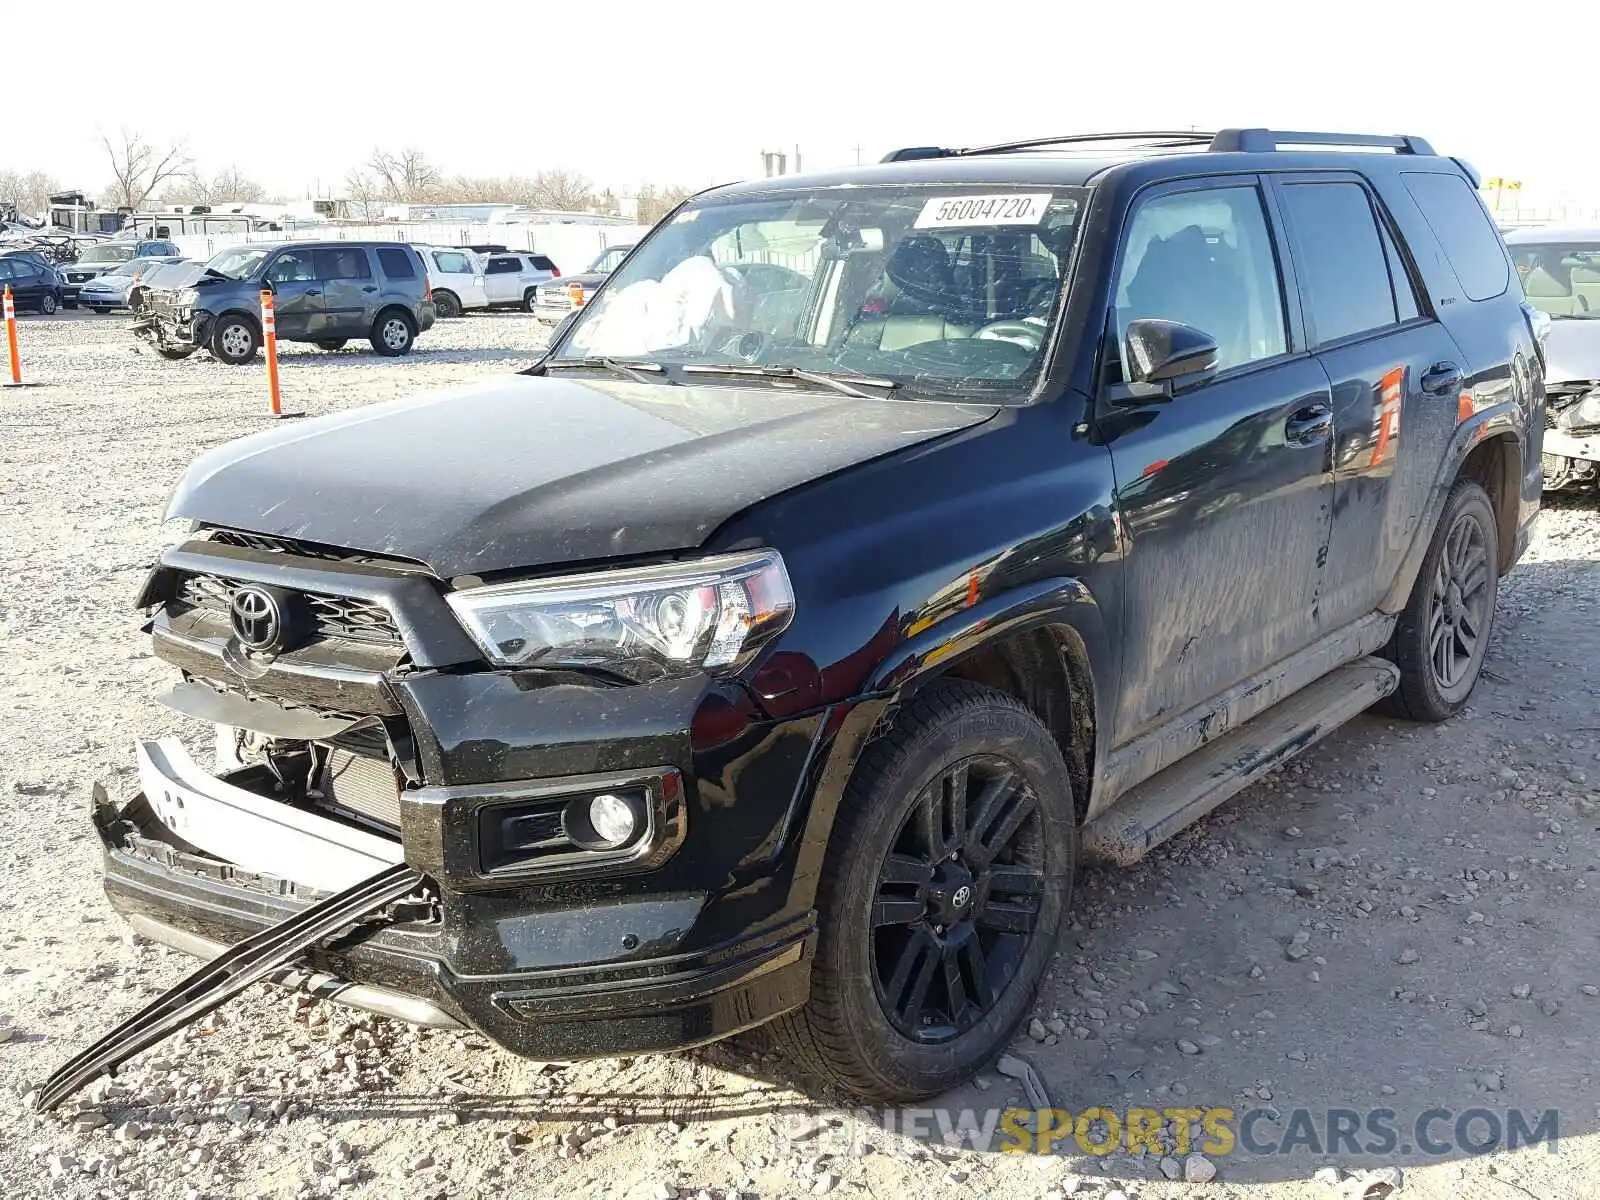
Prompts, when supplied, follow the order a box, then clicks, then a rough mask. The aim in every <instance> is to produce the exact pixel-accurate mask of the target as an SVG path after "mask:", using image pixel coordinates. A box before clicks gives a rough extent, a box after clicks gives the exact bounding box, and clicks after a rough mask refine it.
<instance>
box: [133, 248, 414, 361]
mask: <svg viewBox="0 0 1600 1200" xmlns="http://www.w3.org/2000/svg"><path fill="white" fill-rule="evenodd" d="M263 289H270V290H271V291H272V293H273V310H274V312H275V314H276V316H277V327H278V340H279V341H287V342H311V343H313V344H314V345H316V346H320V347H321V348H322V349H324V350H339V349H341V348H343V346H344V345H345V343H346V342H347V341H349V340H350V339H351V338H365V339H367V341H369V342H370V343H371V344H372V348H373V349H374V350H376V351H377V352H378V353H379V354H383V355H391V356H392V355H398V354H409V353H410V352H411V347H412V346H413V345H414V344H415V342H416V338H417V335H418V334H419V333H421V332H423V331H424V330H426V329H430V328H432V326H433V321H434V308H433V301H432V299H431V298H430V297H429V292H428V277H427V272H426V270H425V269H424V268H423V264H422V260H421V259H420V258H419V257H418V256H417V252H416V251H415V250H413V249H412V248H411V247H410V246H408V245H405V244H403V243H397V242H291V243H288V244H287V245H265V246H236V247H234V248H233V249H231V250H224V251H223V252H222V253H221V254H219V255H217V256H216V257H215V258H213V259H212V260H211V261H210V262H208V263H204V264H200V263H196V264H194V266H193V268H192V269H191V270H187V271H184V272H182V273H181V274H180V273H176V272H172V273H169V272H163V274H162V277H161V279H160V281H159V284H158V286H153V287H152V288H150V290H149V293H148V295H147V296H146V297H145V303H144V306H143V308H142V310H141V313H140V315H139V316H138V317H137V318H136V319H135V321H134V329H135V331H136V332H138V333H139V334H141V335H142V336H144V337H145V338H147V339H148V340H149V341H151V342H152V343H153V344H154V345H155V347H156V349H157V350H158V351H159V352H160V353H161V354H162V355H163V356H165V357H167V358H187V357H188V356H189V355H191V354H193V353H194V352H195V351H196V350H198V349H199V348H200V347H201V346H204V347H206V348H207V349H208V350H210V351H211V353H212V355H213V356H215V357H216V358H218V359H220V360H221V361H223V362H226V363H245V362H249V361H250V360H251V359H252V358H254V357H255V354H256V350H257V349H258V348H259V347H260V345H261V292H262V290H263Z"/></svg>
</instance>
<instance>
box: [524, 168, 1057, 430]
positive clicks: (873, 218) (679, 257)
mask: <svg viewBox="0 0 1600 1200" xmlns="http://www.w3.org/2000/svg"><path fill="white" fill-rule="evenodd" d="M1083 196H1084V193H1083V191H1082V189H1078V188H1065V187H1058V188H1039V187H1035V188H1032V189H1027V190H1025V189H1022V188H996V187H994V186H993V185H989V186H985V187H981V188H972V187H968V188H961V187H957V186H952V185H949V184H944V185H919V186H915V187H907V186H901V187H885V188H848V189H846V188H829V189H825V190H823V189H819V190H817V191H810V192H798V193H796V192H791V193H786V194H779V195H770V196H764V197H763V196H757V197H740V198H738V199H732V200H726V201H722V202H718V201H716V200H715V199H709V200H707V201H706V202H704V203H701V204H698V205H695V206H692V207H689V208H686V209H683V210H682V211H680V212H679V213H678V215H677V216H675V217H674V218H673V219H672V220H671V221H670V222H668V223H667V224H664V225H661V226H659V227H657V229H656V230H655V231H654V232H653V233H652V234H651V235H650V237H649V239H648V240H647V241H646V242H645V243H644V244H643V245H642V246H641V247H640V248H639V250H638V252H637V253H636V254H635V255H634V256H633V258H631V259H630V260H629V261H628V263H627V264H626V265H625V266H623V267H622V268H620V269H619V270H618V271H617V272H616V273H615V274H613V275H612V276H611V279H610V280H609V282H608V283H607V284H606V286H605V289H604V290H603V291H602V292H601V293H600V295H599V297H598V298H597V299H596V300H595V301H594V302H593V303H592V304H591V305H589V307H588V308H586V309H584V310H583V315H582V316H580V317H579V318H578V319H577V321H576V322H575V323H574V324H573V327H572V329H571V330H570V332H569V333H568V335H567V337H566V339H565V340H564V342H563V343H562V344H561V345H560V346H559V347H558V348H557V349H556V351H555V353H554V355H553V359H554V360H555V361H560V360H561V359H568V360H571V359H574V358H579V359H582V358H619V359H620V358H625V359H627V360H629V361H631V362H637V361H640V360H645V361H648V362H651V363H656V364H660V365H662V366H663V367H665V368H667V369H669V370H670V369H671V368H674V367H712V366H719V367H726V366H735V367H742V368H745V369H746V371H747V372H751V371H756V370H759V369H760V368H781V367H787V368H795V369H798V370H801V371H808V372H813V373H828V374H834V375H840V376H849V375H856V376H871V377H874V378H876V379H880V380H884V381H887V382H892V383H895V384H899V385H903V386H905V387H906V388H907V389H908V390H910V391H912V392H913V393H915V394H932V395H950V396H969V395H970V396H975V397H983V398H1000V399H1006V398H1020V397H1021V396H1022V394H1023V393H1025V392H1026V391H1027V389H1028V387H1029V386H1030V385H1031V380H1032V378H1033V377H1034V376H1035V375H1036V373H1037V368H1038V365H1039V361H1038V360H1039V358H1040V355H1041V349H1042V347H1043V345H1044V341H1045V334H1046V332H1047V330H1048V327H1049V322H1050V319H1051V316H1052V314H1053V312H1054V309H1055V304H1056V299H1057V296H1058V294H1059V292H1060V290H1061V281H1062V279H1063V278H1064V277H1065V275H1066V271H1067V266H1068V262H1069V260H1070V256H1071V253H1072V247H1073V244H1074V240H1075V238H1076V233H1077V218H1078V212H1079V208H1080V204H1081V201H1082V199H1083Z"/></svg>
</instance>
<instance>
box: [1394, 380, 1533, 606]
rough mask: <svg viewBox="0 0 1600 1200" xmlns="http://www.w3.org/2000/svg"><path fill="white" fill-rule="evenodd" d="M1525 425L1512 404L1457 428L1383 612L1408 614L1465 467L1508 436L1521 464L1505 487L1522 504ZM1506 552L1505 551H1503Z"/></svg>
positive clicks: (1499, 406)
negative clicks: (1487, 445) (1488, 443)
mask: <svg viewBox="0 0 1600 1200" xmlns="http://www.w3.org/2000/svg"><path fill="white" fill-rule="evenodd" d="M1525 423H1526V417H1525V415H1524V413H1523V411H1522V409H1521V407H1520V406H1518V404H1517V403H1516V402H1515V401H1512V400H1508V401H1505V402H1503V403H1500V404H1496V405H1494V406H1493V407H1492V408H1485V409H1483V410H1482V411H1480V412H1477V413H1474V414H1473V415H1472V416H1470V417H1468V418H1467V419H1466V420H1465V421H1462V422H1461V423H1460V424H1459V425H1457V426H1456V428H1455V432H1454V433H1453V434H1451V436H1450V441H1449V444H1448V445H1447V446H1446V447H1445V452H1444V455H1443V457H1442V458H1441V459H1440V462H1439V470H1438V473H1437V474H1436V475H1435V476H1434V480H1433V486H1432V488H1430V489H1429V492H1428V499H1427V503H1426V504H1425V505H1424V506H1423V512H1422V518H1421V519H1420V520H1419V521H1418V522H1417V527H1416V529H1415V530H1414V531H1413V532H1412V535H1411V544H1410V546H1408V547H1407V548H1406V556H1405V558H1403V559H1402V560H1401V562H1400V570H1399V571H1398V572H1397V573H1396V574H1395V578H1394V582H1393V583H1391V584H1390V585H1389V590H1388V591H1387V592H1386V593H1385V594H1384V597H1383V599H1382V600H1381V601H1379V603H1378V609H1379V611H1380V612H1385V613H1390V614H1394V613H1398V612H1401V611H1402V610H1404V608H1405V606H1406V602H1407V601H1408V600H1409V599H1410V598H1411V589H1412V587H1413V586H1414V585H1415V583H1416V580H1417V572H1419V571H1420V570H1422V560H1423V559H1424V558H1425V557H1427V553H1428V546H1429V545H1430V544H1431V543H1432V542H1433V531H1434V528H1435V527H1436V526H1437V525H1438V524H1439V518H1440V516H1441V515H1442V514H1443V513H1444V505H1445V501H1446V500H1447V499H1449V497H1450V489H1451V488H1453V487H1454V486H1455V484H1456V480H1457V479H1458V478H1460V475H1461V467H1462V464H1464V463H1465V462H1466V461H1467V456H1468V455H1469V454H1471V453H1472V451H1473V450H1474V449H1476V448H1477V447H1478V446H1479V445H1480V444H1482V443H1483V442H1486V441H1489V440H1491V439H1493V438H1497V437H1507V436H1509V437H1510V438H1513V439H1515V441H1516V447H1517V462H1516V463H1515V464H1513V469H1512V470H1511V472H1510V474H1509V476H1508V478H1506V479H1505V480H1503V481H1502V486H1504V487H1508V488H1511V489H1512V493H1511V495H1510V503H1512V504H1513V505H1518V504H1520V503H1521V498H1522V467H1523V466H1524V464H1526V462H1527V437H1526V431H1525ZM1504 549H1505V548H1504V547H1502V550H1504Z"/></svg>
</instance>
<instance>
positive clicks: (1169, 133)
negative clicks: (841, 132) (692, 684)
mask: <svg viewBox="0 0 1600 1200" xmlns="http://www.w3.org/2000/svg"><path fill="white" fill-rule="evenodd" d="M1096 142H1142V143H1144V144H1145V148H1146V149H1151V150H1167V149H1176V148H1178V147H1181V146H1204V147H1205V150H1206V152H1207V153H1210V154H1268V153H1272V152H1273V151H1276V150H1277V149H1278V148H1279V147H1280V146H1370V147H1373V148H1374V149H1384V150H1393V151H1394V152H1395V153H1397V154H1432V153H1433V152H1434V151H1433V147H1432V146H1430V145H1429V144H1428V143H1427V142H1426V141H1424V140H1423V139H1422V138H1419V137H1413V136H1411V135H1410V134H1399V135H1393V136H1391V135H1388V134H1373V133H1306V132H1298V131H1295V132H1291V131H1286V130H1281V129H1223V130H1219V131H1218V132H1216V133H1202V132H1200V131H1199V130H1195V129H1146V130H1134V131H1129V132H1121V133H1072V134H1066V135H1064V136H1061V137H1045V138H1029V139H1027V140H1025V141H1020V142H998V143H996V144H995V145H992V146H971V147H968V148H965V149H948V148H946V147H943V146H905V147H903V148H901V149H899V150H891V151H890V152H889V153H888V154H886V155H884V157H883V161H884V162H886V163H887V162H910V161H912V160H914V159H922V158H964V157H967V156H969V155H977V154H1009V153H1011V152H1013V151H1017V150H1034V149H1046V148H1049V147H1052V146H1077V145H1085V146H1086V145H1090V144H1092V143H1096Z"/></svg>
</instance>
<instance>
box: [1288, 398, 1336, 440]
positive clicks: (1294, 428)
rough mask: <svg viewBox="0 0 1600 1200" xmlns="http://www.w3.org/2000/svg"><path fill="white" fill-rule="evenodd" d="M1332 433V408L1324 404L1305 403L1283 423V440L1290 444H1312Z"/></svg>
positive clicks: (1325, 438)
mask: <svg viewBox="0 0 1600 1200" xmlns="http://www.w3.org/2000/svg"><path fill="white" fill-rule="evenodd" d="M1332 433H1333V410H1332V409H1331V408H1329V407H1328V406H1327V405H1326V404H1310V405H1307V406H1306V407H1305V408H1302V409H1298V410H1296V411H1295V412H1294V413H1292V414H1291V415H1290V417H1289V419H1288V420H1287V421H1285V422H1284V423H1283V440H1284V441H1286V442H1288V443H1289V444H1290V445H1291V446H1314V445H1316V444H1317V443H1318V442H1321V441H1326V440H1327V438H1328V436H1329V435H1330V434H1332Z"/></svg>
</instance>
